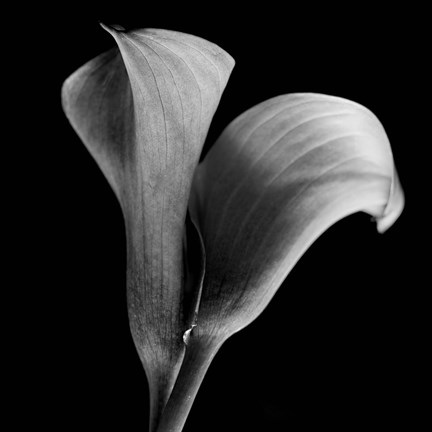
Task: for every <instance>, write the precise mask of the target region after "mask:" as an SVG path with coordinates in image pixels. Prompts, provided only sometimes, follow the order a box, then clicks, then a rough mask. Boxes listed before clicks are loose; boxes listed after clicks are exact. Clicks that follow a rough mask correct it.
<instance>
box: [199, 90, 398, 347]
mask: <svg viewBox="0 0 432 432" xmlns="http://www.w3.org/2000/svg"><path fill="white" fill-rule="evenodd" d="M403 205H404V197H403V192H402V189H401V186H400V184H399V181H398V178H397V175H396V171H395V168H394V163H393V157H392V152H391V148H390V144H389V141H388V139H387V136H386V134H385V131H384V129H383V127H382V125H381V124H380V122H379V121H378V120H377V118H376V117H375V116H374V115H373V114H372V113H371V112H370V111H369V110H368V109H366V108H365V107H363V106H361V105H359V104H357V103H354V102H351V101H348V100H345V99H342V98H338V97H332V96H326V95H320V94H292V95H284V96H280V97H276V98H273V99H270V100H268V101H266V102H263V103H261V104H259V105H257V106H255V107H254V108H252V109H250V110H248V111H247V112H245V113H244V114H242V115H241V116H239V117H238V118H237V119H236V120H234V121H233V122H232V123H231V124H230V125H229V126H228V127H227V128H226V129H225V131H224V132H223V134H222V135H221V137H220V138H219V140H218V141H217V142H216V143H215V145H214V146H213V147H212V149H211V150H210V151H209V153H208V154H207V156H206V158H205V160H204V161H203V163H202V164H200V166H199V167H198V170H197V173H196V177H195V179H194V184H193V195H192V199H191V211H192V213H193V214H194V217H195V219H197V220H198V225H199V227H200V231H201V234H202V237H203V241H204V245H205V250H206V274H205V278H204V283H203V290H202V297H201V304H200V309H199V313H198V321H197V327H196V328H195V329H194V332H193V334H194V337H195V338H198V339H199V338H202V337H208V335H212V336H216V335H218V336H217V337H219V338H222V339H223V338H226V337H229V336H230V335H231V334H232V333H234V332H236V331H238V330H240V329H241V328H243V327H244V326H246V325H248V324H249V323H250V322H251V321H252V320H254V319H255V318H256V317H257V316H258V315H259V314H260V313H261V312H262V310H263V309H264V308H265V306H266V305H267V304H268V302H269V301H270V299H271V298H272V296H273V295H274V294H275V292H276V290H277V289H278V288H279V286H280V285H281V283H282V282H283V280H284V279H285V277H286V276H287V274H288V273H289V271H290V270H291V269H292V267H293V266H294V265H295V263H296V262H297V261H298V259H299V258H300V257H301V256H302V254H303V253H304V252H305V251H306V250H307V248H308V247H309V246H310V245H311V244H312V243H313V242H314V240H316V239H317V237H319V236H320V235H321V234H322V233H323V232H324V231H325V230H326V229H327V228H329V227H330V226H331V225H332V224H334V223H335V222H336V221H338V220H340V219H341V218H343V217H345V216H347V215H350V214H352V213H354V212H357V211H364V212H367V213H370V214H371V215H373V216H374V217H375V218H376V220H377V223H378V230H379V231H381V232H382V231H384V230H386V229H387V228H388V227H389V226H390V225H392V223H393V222H394V221H395V220H396V219H397V217H398V216H399V214H400V212H401V211H402V208H403Z"/></svg>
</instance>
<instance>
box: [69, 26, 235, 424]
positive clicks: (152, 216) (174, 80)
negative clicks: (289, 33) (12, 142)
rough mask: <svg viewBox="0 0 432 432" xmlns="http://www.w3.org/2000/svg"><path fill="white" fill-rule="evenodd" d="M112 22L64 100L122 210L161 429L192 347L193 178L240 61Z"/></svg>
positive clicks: (189, 40) (133, 315) (137, 324)
mask: <svg viewBox="0 0 432 432" xmlns="http://www.w3.org/2000/svg"><path fill="white" fill-rule="evenodd" d="M103 27H104V28H105V29H106V30H107V31H109V32H110V33H111V34H112V36H113V37H114V39H115V41H116V42H117V45H118V46H117V47H116V48H114V49H112V50H110V51H108V52H106V53H104V54H102V55H100V56H99V57H97V58H95V59H93V60H91V61H89V62H88V63H87V64H85V65H84V66H82V67H81V68H80V69H78V70H77V71H76V72H75V73H74V74H73V75H71V76H70V77H69V78H68V79H67V80H66V82H65V83H64V86H63V90H62V100H63V107H64V110H65V113H66V115H67V117H68V118H69V120H70V122H71V124H72V126H73V127H74V129H75V130H76V132H77V133H78V135H79V136H80V138H81V139H82V141H83V142H84V144H85V145H86V147H87V148H88V150H89V151H90V153H91V154H92V156H93V157H94V159H95V160H96V162H97V163H98V165H99V167H100V168H101V170H102V172H103V173H104V175H105V177H106V178H107V180H108V181H109V182H110V185H111V186H112V188H113V190H114V192H115V194H116V196H117V198H118V200H119V202H120V204H121V207H122V210H123V214H124V218H125V225H126V236H127V247H128V254H127V255H128V258H127V260H128V262H127V268H128V270H127V271H128V273H127V285H128V308H129V317H130V323H131V330H132V334H133V337H134V341H135V344H136V346H137V349H138V352H139V354H140V357H141V359H142V362H143V364H144V368H145V370H146V373H147V377H148V380H149V385H150V397H151V404H152V406H151V417H152V418H151V429H152V430H153V429H154V427H155V424H156V422H157V417H158V416H159V414H160V411H161V410H162V408H163V406H164V405H165V403H166V400H167V398H168V396H169V394H170V391H171V388H172V386H173V383H174V380H175V378H176V374H177V370H178V367H179V365H180V362H181V359H182V356H183V351H184V344H183V339H182V337H183V332H184V331H185V330H186V327H187V324H188V323H186V322H185V319H184V317H183V311H182V299H183V258H182V254H183V252H182V243H183V232H184V224H185V217H186V210H187V202H188V198H189V192H190V186H191V181H192V176H193V172H194V169H195V167H196V164H197V163H198V159H199V156H200V153H201V149H202V146H203V143H204V139H205V137H206V134H207V131H208V128H209V126H210V122H211V119H212V117H213V115H214V112H215V111H216V108H217V106H218V103H219V100H220V97H221V95H222V92H223V90H224V88H225V85H226V83H227V80H228V77H229V75H230V72H231V70H232V68H233V65H234V61H233V59H232V58H231V57H230V56H229V55H228V54H227V53H226V52H224V51H223V50H222V49H220V48H219V47H217V46H216V45H214V44H212V43H210V42H207V41H205V40H203V39H201V38H198V37H195V36H191V35H187V34H183V33H179V32H174V31H167V30H159V29H144V30H135V31H131V32H125V31H122V30H120V29H119V28H117V27H116V28H112V27H109V28H108V27H105V26H103Z"/></svg>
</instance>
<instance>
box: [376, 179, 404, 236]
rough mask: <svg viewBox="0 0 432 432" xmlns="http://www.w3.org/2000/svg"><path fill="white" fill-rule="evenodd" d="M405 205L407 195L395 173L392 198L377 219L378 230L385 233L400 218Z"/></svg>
mask: <svg viewBox="0 0 432 432" xmlns="http://www.w3.org/2000/svg"><path fill="white" fill-rule="evenodd" d="M404 207H405V195H404V192H403V190H402V187H401V185H400V182H399V178H398V176H397V173H396V172H395V174H394V179H393V184H392V190H391V195H390V199H389V201H388V204H387V206H386V208H385V211H384V214H383V215H382V216H381V217H379V218H378V219H377V230H378V232H379V233H381V234H383V233H384V232H385V231H387V230H388V229H389V228H390V227H391V226H392V225H393V224H394V223H395V222H396V220H397V219H398V218H399V216H400V215H401V213H402V211H403V209H404Z"/></svg>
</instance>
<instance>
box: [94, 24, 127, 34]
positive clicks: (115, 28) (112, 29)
mask: <svg viewBox="0 0 432 432" xmlns="http://www.w3.org/2000/svg"><path fill="white" fill-rule="evenodd" d="M99 24H100V26H101V27H102V28H103V29H104V30H106V31H107V32H108V33H110V34H111V35H112V36H114V35H116V34H117V33H123V32H125V31H126V29H125V28H124V27H123V26H121V25H119V24H104V23H103V22H99Z"/></svg>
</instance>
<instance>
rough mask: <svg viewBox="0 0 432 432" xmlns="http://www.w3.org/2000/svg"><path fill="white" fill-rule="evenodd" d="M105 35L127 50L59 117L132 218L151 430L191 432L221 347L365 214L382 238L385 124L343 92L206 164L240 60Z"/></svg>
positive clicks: (271, 119)
mask: <svg viewBox="0 0 432 432" xmlns="http://www.w3.org/2000/svg"><path fill="white" fill-rule="evenodd" d="M103 27H104V28H105V29H106V30H107V31H108V32H109V33H111V35H112V36H113V37H114V39H115V41H116V43H117V46H116V47H115V48H113V49H112V50H110V51H108V52H106V53H104V54H102V55H100V56H98V57H96V58H95V59H93V60H91V61H89V62H88V63H87V64H85V65H84V66H82V67H81V68H80V69H78V70H77V71H76V72H75V73H74V74H72V75H71V76H70V77H69V78H68V79H67V80H66V81H65V83H64V86H63V90H62V101H63V107H64V111H65V113H66V115H67V117H68V118H69V120H70V122H71V124H72V126H73V127H74V129H75V130H76V132H77V133H78V135H79V137H80V138H81V140H82V141H83V142H84V144H85V145H86V147H87V148H88V150H89V151H90V153H91V155H92V156H93V157H94V159H95V160H96V162H97V163H98V165H99V167H100V168H101V170H102V172H103V174H104V175H105V177H106V178H107V180H108V181H109V183H110V185H111V187H112V189H113V190H114V192H115V194H116V196H117V198H118V201H119V203H120V205H121V208H122V211H123V215H124V220H125V230H126V238H127V293H128V310H129V318H130V326H131V332H132V335H133V339H134V342H135V345H136V347H137V351H138V353H139V356H140V358H141V361H142V363H143V366H144V369H145V371H146V375H147V379H148V383H149V390H150V401H151V402H150V403H151V406H150V430H151V431H155V430H157V431H159V432H166V431H181V430H182V428H183V425H184V423H185V421H186V418H187V415H188V413H189V410H190V408H191V406H192V403H193V400H194V398H195V395H196V393H197V391H198V388H199V386H200V383H201V382H202V379H203V377H204V375H205V372H206V370H207V368H208V366H209V365H210V363H211V361H212V359H213V357H214V355H215V354H216V352H217V351H218V349H219V348H220V346H221V345H222V344H223V343H224V341H226V340H227V339H228V338H229V337H230V336H231V335H232V334H234V333H235V332H237V331H239V330H241V329H242V328H244V327H245V326H247V325H248V324H249V323H250V322H252V321H253V320H254V319H255V318H256V317H257V316H258V315H259V314H260V313H261V312H262V311H263V310H264V308H265V307H266V305H267V304H268V303H269V301H270V300H271V298H272V297H273V295H274V294H275V292H276V291H277V289H278V288H279V287H280V285H281V284H282V282H283V281H284V279H285V278H286V277H287V275H288V273H289V272H290V270H291V269H292V268H293V266H294V265H295V263H296V262H297V261H298V260H299V258H300V257H301V256H302V254H303V253H304V252H305V251H306V250H307V249H308V247H309V246H310V245H311V244H312V243H313V242H314V241H315V240H316V239H317V238H318V237H319V236H320V235H321V234H322V233H323V232H324V231H325V230H327V229H328V228H329V227H330V226H331V225H332V224H334V223H335V222H337V221H338V220H340V219H341V218H343V217H345V216H348V215H350V214H352V213H355V212H358V211H363V212H367V213H369V214H371V215H372V216H373V217H374V218H375V219H376V221H377V227H378V231H380V232H384V231H385V230H386V229H387V228H389V227H390V226H391V225H392V224H393V223H394V221H395V220H396V219H397V218H398V216H399V214H400V213H401V211H402V209H403V206H404V196H403V191H402V188H401V186H400V183H399V180H398V177H397V174H396V170H395V167H394V162H393V157H392V152H391V148H390V144H389V141H388V139H387V136H386V133H385V131H384V129H383V127H382V125H381V123H380V122H379V121H378V119H377V118H376V117H375V116H374V114H372V113H371V112H370V111H369V110H368V109H367V108H365V107H363V106H361V105H359V104H357V103H355V102H352V101H349V100H346V99H343V98H340V97H334V96H327V95H321V94H312V93H311V94H308V93H302V94H289V95H282V96H279V97H275V98H273V99H270V100H267V101H265V102H263V103H260V104H258V105H257V106H255V107H253V108H251V109H250V110H248V111H246V112H245V113H243V114H242V115H240V116H239V117H238V118H236V119H235V120H234V121H233V122H232V123H231V124H230V125H228V127H227V128H226V129H225V130H224V132H223V133H222V135H221V136H220V138H219V139H218V140H217V142H216V143H215V144H214V145H213V147H212V148H211V149H210V151H209V152H208V154H207V155H206V157H205V158H204V160H203V162H201V163H200V164H198V161H199V157H200V153H201V150H202V147H203V144H204V140H205V137H206V134H207V132H208V129H209V126H210V123H211V120H212V117H213V115H214V113H215V111H216V109H217V107H218V104H219V101H220V98H221V96H222V93H223V91H224V88H225V86H226V84H227V81H228V78H229V75H230V73H231V71H232V68H233V67H234V60H233V59H232V58H231V56H230V55H229V54H227V53H226V52H225V51H223V50H222V49H221V48H219V47H218V46H216V45H215V44H213V43H210V42H208V41H206V40H203V39H201V38H199V37H195V36H191V35H187V34H184V33H179V32H174V31H168V30H159V29H144V30H134V31H128V32H126V31H124V30H123V29H121V28H120V27H106V26H103Z"/></svg>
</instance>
